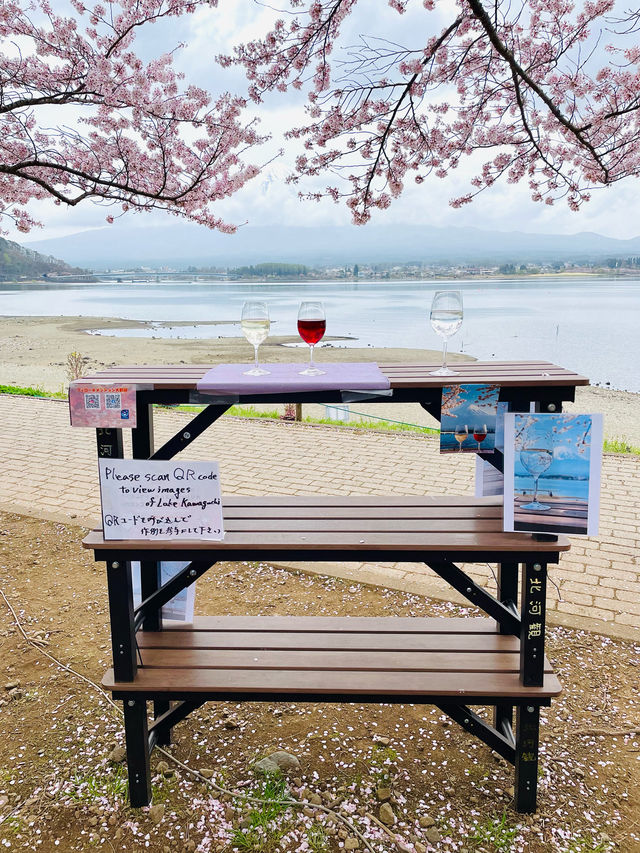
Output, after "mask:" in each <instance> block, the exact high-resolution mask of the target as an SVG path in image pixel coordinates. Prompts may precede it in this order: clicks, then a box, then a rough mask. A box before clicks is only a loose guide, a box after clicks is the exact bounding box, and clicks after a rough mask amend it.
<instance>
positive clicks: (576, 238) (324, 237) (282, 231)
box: [28, 220, 640, 270]
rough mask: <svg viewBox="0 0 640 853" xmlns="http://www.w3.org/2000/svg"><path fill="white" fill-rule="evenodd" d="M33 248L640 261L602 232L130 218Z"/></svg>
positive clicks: (228, 256)
mask: <svg viewBox="0 0 640 853" xmlns="http://www.w3.org/2000/svg"><path fill="white" fill-rule="evenodd" d="M28 245H29V247H30V248H32V249H36V250H37V251H39V252H45V253H48V254H55V255H57V256H60V257H63V258H65V259H66V260H67V261H68V262H69V263H73V264H79V265H82V266H85V267H89V268H90V269H93V270H100V269H105V268H119V267H132V266H151V267H159V266H163V265H168V266H177V267H179V268H183V267H186V266H189V265H193V266H197V267H200V266H219V267H227V266H238V265H240V264H254V263H259V262H264V261H281V262H289V263H303V264H307V265H311V266H314V265H334V264H335V265H340V264H354V263H359V264H362V263H409V262H418V263H419V262H425V263H437V262H445V263H446V262H451V263H459V262H466V263H469V262H471V263H474V262H476V263H488V262H491V261H495V262H500V263H503V262H513V263H539V262H541V261H556V260H558V261H562V260H571V261H581V260H585V261H586V260H598V259H602V258H605V257H628V256H636V255H640V237H636V238H633V239H631V240H616V239H614V238H611V237H603V236H602V235H601V234H594V233H589V232H582V233H579V234H571V235H563V234H527V233H524V232H520V231H511V232H500V231H483V230H481V229H479V228H435V227H432V226H426V225H390V226H378V225H372V226H365V227H356V226H344V227H327V226H325V227H313V228H302V227H300V228H298V227H281V226H270V227H259V228H254V227H249V226H245V227H242V228H239V229H238V231H237V232H236V234H233V235H228V234H220V233H219V232H217V231H209V230H208V229H206V228H202V227H200V226H197V225H190V224H185V223H178V222H177V223H175V224H173V225H161V226H155V227H147V228H144V227H138V228H136V227H132V226H131V224H130V223H129V224H127V223H126V222H125V221H124V220H123V221H122V222H119V223H116V224H114V225H111V226H107V227H105V228H98V229H95V230H93V231H84V232H82V233H79V234H72V235H70V236H68V237H62V238H59V239H55V240H37V241H34V242H30V243H29V244H28Z"/></svg>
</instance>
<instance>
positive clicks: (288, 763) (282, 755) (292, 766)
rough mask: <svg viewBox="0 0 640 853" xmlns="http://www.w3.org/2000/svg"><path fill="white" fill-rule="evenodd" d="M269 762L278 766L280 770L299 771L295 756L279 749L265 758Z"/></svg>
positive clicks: (298, 763)
mask: <svg viewBox="0 0 640 853" xmlns="http://www.w3.org/2000/svg"><path fill="white" fill-rule="evenodd" d="M267 757H268V759H269V761H273V762H274V763H275V764H277V765H278V767H279V768H280V770H285V771H286V770H299V769H300V762H299V760H298V759H297V758H296V756H295V755H292V754H291V753H290V752H285V751H284V749H279V750H278V751H277V752H272V753H271V755H269V756H267Z"/></svg>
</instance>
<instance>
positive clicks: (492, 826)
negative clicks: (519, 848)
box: [470, 812, 518, 853]
mask: <svg viewBox="0 0 640 853" xmlns="http://www.w3.org/2000/svg"><path fill="white" fill-rule="evenodd" d="M517 834H518V827H517V826H510V825H509V823H508V821H507V815H506V813H505V812H503V813H502V816H501V817H488V818H487V819H486V820H485V821H484V823H479V824H477V825H476V827H475V830H474V833H473V835H471V837H470V840H471V841H473V842H475V843H476V844H487V845H489V846H490V849H491V850H495V851H497V853H509V851H511V850H512V849H513V842H514V841H515V838H516V836H517Z"/></svg>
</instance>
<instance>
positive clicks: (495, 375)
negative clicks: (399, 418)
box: [82, 361, 589, 391]
mask: <svg viewBox="0 0 640 853" xmlns="http://www.w3.org/2000/svg"><path fill="white" fill-rule="evenodd" d="M213 366H214V365H211V364H167V365H119V366H116V367H108V368H107V369H106V370H101V371H99V372H97V373H92V374H91V375H89V376H86V377H83V379H82V381H83V382H84V381H94V382H109V383H111V382H122V383H129V384H136V385H142V384H144V385H148V386H150V388H152V389H153V390H156V391H159V390H170V389H183V390H192V391H195V390H197V383H198V382H199V380H201V379H202V377H203V376H204V375H205V373H207V371H209V370H210V369H211V368H212V367H213ZM378 366H379V367H380V370H381V371H382V372H383V373H384V374H385V375H386V376H387V377H388V378H389V382H390V384H391V388H392V389H405V388H407V389H408V388H427V389H428V388H441V387H443V386H444V385H452V384H454V385H456V384H474V383H495V384H497V385H500V386H516V387H531V386H535V387H558V386H569V387H575V386H577V385H588V384H589V380H588V379H587V377H585V376H581V375H580V374H578V373H575V372H574V371H572V370H567V369H566V368H564V367H559V366H558V365H555V364H552V363H551V362H547V361H469V362H456V363H455V364H454V365H453V369H454V370H456V371H457V373H456V375H455V376H432V375H430V373H431V371H432V370H436V369H437V368H438V367H440V364H434V363H430V364H428V363H422V364H420V363H413V364H385V363H382V364H379V365H378Z"/></svg>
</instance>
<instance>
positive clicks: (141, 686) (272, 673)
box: [102, 668, 561, 702]
mask: <svg viewBox="0 0 640 853" xmlns="http://www.w3.org/2000/svg"><path fill="white" fill-rule="evenodd" d="M102 684H103V686H104V687H105V688H106V689H108V690H116V691H121V692H126V693H139V692H142V693H149V694H153V695H155V696H162V695H163V694H165V695H166V694H169V695H171V694H173V693H177V694H179V695H181V696H185V697H188V695H189V694H190V693H192V694H206V695H209V696H214V695H215V694H216V693H219V694H225V693H229V692H233V693H234V694H259V695H264V696H265V698H267V697H268V698H269V699H270V700H271V701H273V700H275V699H276V697H282V696H291V697H293V696H295V695H296V694H297V693H299V694H318V695H322V694H326V695H327V696H328V697H335V696H336V695H340V696H353V697H354V699H356V698H357V697H358V696H359V695H376V696H380V695H381V694H384V695H387V696H394V695H401V696H409V695H411V696H415V697H416V699H418V698H419V697H427V696H429V697H443V698H449V699H455V700H456V701H458V702H459V701H462V700H463V699H466V700H467V701H472V700H473V699H474V698H476V699H478V698H481V697H488V696H500V697H502V698H504V699H523V698H532V699H534V698H535V699H544V698H547V697H551V696H557V695H558V694H559V693H560V691H561V688H560V684H559V682H558V679H557V678H556V677H555V675H552V674H550V675H546V676H545V678H544V683H543V686H542V687H524V686H523V685H521V684H520V682H519V677H518V676H517V675H516V674H514V673H506V672H497V673H491V674H490V675H489V674H487V673H486V672H475V673H474V672H463V673H456V672H436V673H423V672H386V673H385V674H384V677H381V675H380V673H379V672H375V671H374V672H354V671H337V672H331V671H322V672H318V671H307V670H246V669H240V670H234V669H221V670H208V669H187V670H183V669H145V668H142V669H140V670H138V673H137V675H136V679H135V681H133V682H127V681H124V682H116V681H115V679H114V675H113V670H112V669H110V670H108V671H107V673H106V675H105V677H104V679H103V680H102Z"/></svg>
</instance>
